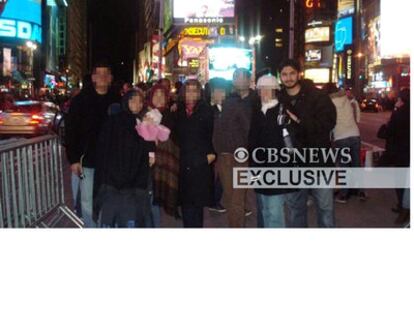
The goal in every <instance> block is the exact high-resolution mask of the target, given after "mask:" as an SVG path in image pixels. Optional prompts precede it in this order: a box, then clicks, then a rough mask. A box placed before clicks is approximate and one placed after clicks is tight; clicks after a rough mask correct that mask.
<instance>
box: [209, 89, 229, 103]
mask: <svg viewBox="0 0 414 331" xmlns="http://www.w3.org/2000/svg"><path fill="white" fill-rule="evenodd" d="M225 98H226V91H225V90H222V89H214V90H213V92H212V93H211V101H213V102H214V103H215V104H216V105H221V104H222V103H223V101H224V99H225Z"/></svg>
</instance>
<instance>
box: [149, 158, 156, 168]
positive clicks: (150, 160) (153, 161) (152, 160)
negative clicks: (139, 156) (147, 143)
mask: <svg viewBox="0 0 414 331" xmlns="http://www.w3.org/2000/svg"><path fill="white" fill-rule="evenodd" d="M154 164H155V156H150V158H149V166H150V168H151V167H152V166H153V165H154Z"/></svg>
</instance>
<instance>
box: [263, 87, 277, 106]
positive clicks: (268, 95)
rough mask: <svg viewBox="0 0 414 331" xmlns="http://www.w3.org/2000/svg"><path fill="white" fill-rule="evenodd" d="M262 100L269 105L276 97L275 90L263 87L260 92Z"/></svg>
mask: <svg viewBox="0 0 414 331" xmlns="http://www.w3.org/2000/svg"><path fill="white" fill-rule="evenodd" d="M259 94H260V99H261V100H262V103H267V102H269V101H271V100H273V99H275V97H276V93H275V90H273V89H271V88H270V87H263V88H261V89H260V90H259Z"/></svg>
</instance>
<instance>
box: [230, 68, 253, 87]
mask: <svg viewBox="0 0 414 331" xmlns="http://www.w3.org/2000/svg"><path fill="white" fill-rule="evenodd" d="M233 85H234V88H235V89H236V91H245V90H248V89H249V87H250V78H249V77H248V76H247V75H246V74H244V73H243V72H239V73H237V74H236V75H235V76H234V77H233Z"/></svg>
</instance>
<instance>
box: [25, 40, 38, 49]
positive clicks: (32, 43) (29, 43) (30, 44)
mask: <svg viewBox="0 0 414 331" xmlns="http://www.w3.org/2000/svg"><path fill="white" fill-rule="evenodd" d="M26 46H27V47H29V48H30V49H31V50H32V51H35V50H36V49H37V45H36V44H35V43H34V42H32V41H30V40H29V41H27V42H26Z"/></svg>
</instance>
